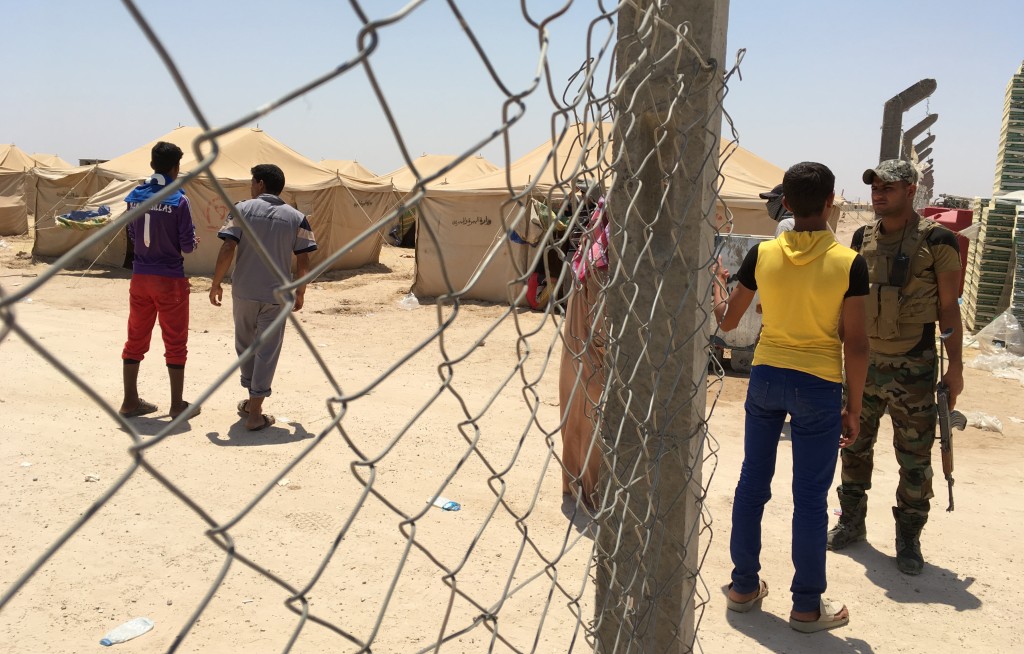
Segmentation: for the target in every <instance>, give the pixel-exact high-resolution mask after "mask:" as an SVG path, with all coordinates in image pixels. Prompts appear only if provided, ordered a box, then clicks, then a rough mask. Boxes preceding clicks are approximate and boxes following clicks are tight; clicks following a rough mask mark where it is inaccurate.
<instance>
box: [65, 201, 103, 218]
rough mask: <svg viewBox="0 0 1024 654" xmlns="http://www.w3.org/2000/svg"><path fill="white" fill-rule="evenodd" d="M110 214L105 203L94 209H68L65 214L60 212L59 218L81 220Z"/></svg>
mask: <svg viewBox="0 0 1024 654" xmlns="http://www.w3.org/2000/svg"><path fill="white" fill-rule="evenodd" d="M109 214H110V207H108V206H107V205H105V204H104V205H103V206H101V207H100V208H99V209H96V210H80V211H70V212H68V213H65V214H61V216H60V217H61V218H64V219H66V220H74V221H75V222H82V221H83V220H89V219H90V218H99V217H100V216H107V215H109Z"/></svg>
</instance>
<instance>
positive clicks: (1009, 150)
mask: <svg viewBox="0 0 1024 654" xmlns="http://www.w3.org/2000/svg"><path fill="white" fill-rule="evenodd" d="M998 152H999V153H998V155H997V156H996V174H995V184H994V187H993V188H994V190H995V192H996V194H1000V193H1007V192H1011V191H1020V190H1024V63H1022V64H1021V67H1020V68H1018V69H1017V74H1015V75H1014V76H1013V77H1011V78H1010V81H1009V83H1008V84H1007V85H1006V100H1005V102H1004V103H1003V126H1002V130H1001V131H1000V134H999V151H998Z"/></svg>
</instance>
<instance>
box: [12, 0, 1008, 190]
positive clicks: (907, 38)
mask: <svg viewBox="0 0 1024 654" xmlns="http://www.w3.org/2000/svg"><path fill="white" fill-rule="evenodd" d="M361 4H362V5H363V6H364V10H365V11H367V12H368V13H369V14H370V17H371V18H382V17H385V16H387V15H390V14H391V13H392V12H395V11H397V10H399V9H400V8H401V7H403V6H404V5H405V4H406V3H405V2H400V1H399V0H364V2H362V3H361ZM525 4H526V5H527V7H528V8H529V10H530V11H531V12H532V14H533V16H534V17H535V18H536V19H538V20H539V19H542V18H544V17H546V16H548V15H549V14H551V13H554V12H556V11H558V10H560V9H561V8H563V7H564V6H565V4H566V3H564V2H562V1H559V0H539V1H538V0H534V1H527V2H526V3H525ZM605 4H610V3H609V2H608V0H605ZM458 5H459V8H460V10H461V11H462V12H463V15H464V17H465V19H466V22H467V23H468V24H469V26H470V27H471V28H472V30H473V31H474V33H475V34H476V35H477V36H478V38H479V39H480V40H481V42H482V43H483V46H484V48H485V49H486V50H487V53H488V56H489V57H490V58H491V60H492V63H493V65H494V67H495V69H496V70H497V72H498V74H499V75H500V76H501V78H502V81H503V83H504V84H505V85H506V86H507V87H508V88H510V89H511V90H512V91H513V92H519V91H525V90H527V89H528V88H529V87H530V85H531V82H532V79H533V77H534V75H535V71H536V67H537V60H538V44H537V38H536V32H535V30H534V29H532V28H530V27H529V26H528V25H527V24H526V21H525V20H524V19H523V17H522V15H521V12H520V0H462V2H459V3H458ZM596 7H597V0H576V1H575V2H572V3H571V6H570V7H569V8H568V10H567V11H566V12H565V13H564V15H562V16H560V17H559V18H557V19H555V20H554V21H553V22H552V23H551V24H550V25H549V29H550V32H551V34H552V44H551V48H550V57H551V59H550V61H551V74H552V81H551V83H552V85H553V86H554V87H555V90H556V92H557V93H558V94H559V95H561V93H562V90H563V89H564V88H565V86H566V85H567V84H568V80H569V77H570V75H572V73H573V72H574V71H575V70H576V68H577V66H578V65H579V61H580V58H581V56H582V54H581V53H583V52H584V50H583V44H584V39H585V38H586V28H587V24H588V22H589V20H590V19H591V17H593V16H594V15H596V13H597V11H596ZM140 8H141V10H142V12H143V13H144V14H145V15H146V16H147V18H149V19H150V20H151V21H152V23H153V25H154V29H155V30H156V32H157V34H158V35H160V37H161V38H162V39H164V43H165V45H166V46H167V47H168V49H169V51H170V53H171V55H172V56H173V57H174V58H175V59H176V61H177V63H178V65H179V66H180V68H181V70H182V72H183V74H184V76H185V79H186V81H187V82H188V83H189V84H190V86H191V87H192V90H193V92H194V94H195V96H196V97H197V99H198V102H199V105H200V108H201V109H202V110H203V111H204V112H205V113H206V117H207V120H208V121H209V122H210V123H211V124H214V125H218V124H222V123H225V122H228V121H230V120H234V119H235V118H238V117H240V116H242V115H244V114H246V113H247V112H249V111H250V110H252V109H253V108H254V107H256V106H259V105H262V104H263V103H265V102H268V101H270V100H274V99H276V98H277V97H279V96H281V95H283V94H285V93H287V92H288V91H290V90H292V89H293V88H295V87H297V86H299V85H300V84H302V83H303V82H305V81H307V80H310V79H312V78H313V77H315V76H317V75H319V74H321V73H324V72H327V71H328V70H330V69H331V68H333V67H334V66H337V65H338V64H340V63H341V62H343V61H346V60H348V59H349V58H351V57H353V56H354V54H355V53H356V52H357V49H358V46H357V26H358V20H357V19H356V16H355V13H354V11H353V9H352V7H351V5H350V3H348V2H344V1H340V0H334V1H332V2H328V1H327V0H304V1H302V2H280V1H274V0H253V1H247V2H239V1H236V2H227V1H214V2H204V1H200V0H181V1H179V2H159V3H158V2H151V1H149V0H146V1H144V2H141V3H140ZM4 14H5V27H6V29H5V30H4V32H5V34H4V36H5V40H6V48H5V52H6V56H5V66H4V69H5V71H4V72H5V77H6V84H5V88H6V93H5V94H4V101H3V102H0V143H3V142H7V143H15V144H17V145H18V146H19V147H20V148H22V149H23V150H26V151H27V152H49V153H56V154H59V155H60V156H62V157H63V158H64V159H67V160H68V161H71V162H72V163H75V162H77V160H78V159H79V158H112V157H115V156H117V155H119V154H122V153H124V152H127V151H128V150H131V149H134V148H136V147H138V146H140V145H142V144H143V143H146V142H147V141H150V140H152V139H154V138H157V137H158V136H160V135H161V134H164V133H165V132H167V131H169V130H171V129H173V128H174V127H175V126H177V125H178V124H184V125H195V124H198V121H197V120H196V119H195V118H194V117H193V116H192V115H191V113H190V112H189V110H188V108H187V106H186V104H185V103H184V101H183V100H182V99H181V97H180V95H179V94H178V92H177V90H176V89H175V88H174V86H173V84H172V82H171V79H170V76H169V75H168V73H167V72H166V70H165V69H164V67H163V66H162V64H161V63H160V61H159V59H158V58H157V56H156V54H155V53H154V51H153V49H152V48H151V47H150V45H149V43H148V42H147V41H146V40H145V38H144V37H143V35H142V33H141V32H140V31H139V29H138V28H137V27H136V25H135V23H134V21H132V19H131V17H130V16H129V14H128V12H127V10H126V9H125V8H124V6H123V5H122V4H121V3H120V2H116V1H113V0H90V1H89V2H80V1H71V0H49V1H46V0H40V1H38V2H12V3H8V6H5V8H4ZM1021 18H1024V7H1022V5H1020V4H1019V2H1017V1H1015V0H980V1H978V2H973V3H967V2H953V1H951V0H914V1H911V0H889V1H884V0H861V1H860V2H839V1H834V0H833V1H828V0H780V1H778V2H767V1H765V0H732V2H731V3H730V11H729V32H728V46H727V50H728V55H727V61H728V62H730V63H731V62H732V61H733V60H734V59H735V55H736V52H737V50H738V49H740V48H745V49H746V55H745V58H744V60H743V63H742V66H741V72H742V80H740V79H738V78H733V80H732V82H731V83H730V89H729V94H728V96H727V99H726V105H725V106H726V110H727V111H728V112H729V114H730V115H731V117H732V120H733V122H734V123H735V126H736V129H737V131H738V132H739V140H740V144H741V145H742V146H743V147H745V148H747V149H749V150H751V151H753V152H755V153H757V154H758V155H760V156H762V157H764V158H765V159H767V160H769V161H771V162H772V163H774V164H776V165H778V166H780V167H782V168H785V167H787V166H789V165H790V164H792V163H795V162H797V161H802V160H816V161H821V162H823V163H825V164H827V165H829V166H830V167H831V168H832V169H833V170H834V171H835V172H836V176H837V190H840V191H842V192H843V193H844V194H845V196H846V197H847V198H848V199H853V200H856V199H858V198H860V199H866V197H867V194H866V193H865V192H864V191H865V187H864V185H863V184H861V183H860V173H861V172H862V171H863V170H864V169H865V168H866V167H869V166H871V165H873V164H874V163H876V162H877V158H878V151H879V137H880V128H881V120H882V106H883V104H884V102H885V101H886V100H887V99H889V98H890V97H892V96H893V95H895V94H897V93H899V92H900V91H902V90H903V89H905V88H907V87H908V86H910V85H912V84H914V83H916V82H917V81H918V80H921V79H924V78H934V79H935V80H936V81H937V82H938V90H937V91H936V92H935V93H934V94H933V96H932V97H931V98H930V99H929V101H928V105H927V108H928V109H930V110H931V111H932V112H934V113H938V114H939V120H938V122H937V123H936V124H935V125H934V126H933V127H932V130H931V131H932V133H933V134H935V136H936V140H935V144H934V146H933V147H934V152H933V154H932V155H931V156H932V157H933V158H934V160H935V180H936V188H935V192H936V194H938V193H951V194H956V195H968V196H973V195H982V196H988V195H990V194H991V191H992V180H993V175H994V169H995V161H996V153H997V146H998V139H999V128H1000V122H1001V116H1002V109H1003V99H1004V92H1005V87H1006V84H1007V82H1008V80H1009V79H1010V77H1011V76H1012V75H1013V74H1014V72H1016V70H1017V69H1018V67H1019V66H1020V64H1021V60H1022V59H1024V46H1020V45H1019V40H1018V39H1017V38H1016V36H1015V33H1014V32H1013V31H1012V29H1010V26H1011V25H1012V24H1016V23H1019V22H1020V19H1021ZM609 29H610V28H609V27H608V26H607V25H604V26H600V27H598V28H597V30H596V31H595V33H594V34H593V39H594V41H595V42H599V41H603V40H604V39H605V38H607V36H608V33H609ZM1015 44H1017V45H1015ZM371 63H372V65H373V67H374V72H375V74H376V75H377V77H378V79H379V81H380V83H381V86H382V88H383V92H384V94H385V99H386V101H387V104H388V106H389V107H390V108H391V110H392V111H393V113H394V116H395V119H396V120H397V122H398V124H399V128H400V130H401V134H402V137H403V139H404V140H405V143H406V145H407V147H408V150H409V153H410V155H411V156H412V157H416V156H419V155H420V154H423V153H425V152H426V153H431V154H455V153H457V152H460V151H463V150H465V149H467V148H471V147H474V144H476V143H478V142H480V141H483V140H484V139H486V138H487V136H488V135H490V134H491V132H492V131H493V130H494V129H495V127H497V126H498V125H500V121H501V116H502V102H503V100H504V98H505V94H504V93H503V92H501V91H500V90H498V88H497V86H496V84H495V83H494V82H493V81H491V79H490V76H489V75H488V74H487V73H486V70H485V68H484V66H483V65H482V63H481V61H480V58H479V57H478V56H477V54H476V52H475V51H473V49H472V48H471V46H470V44H469V42H468V40H467V39H466V38H465V36H464V35H463V34H462V32H461V31H460V30H459V29H458V25H457V22H456V20H455V19H454V18H453V16H452V15H451V12H450V11H449V10H448V8H447V4H446V3H445V2H442V1H441V0H428V1H427V2H425V3H424V4H423V5H422V6H420V7H417V8H416V9H415V10H414V11H413V12H412V13H411V15H410V16H409V17H407V18H405V19H403V20H402V21H399V22H398V23H396V24H395V25H392V26H388V27H385V28H383V31H382V32H381V41H380V44H379V47H378V50H377V51H376V52H375V53H374V55H373V57H372V58H371ZM525 103H526V114H525V116H524V117H523V118H522V120H521V121H520V123H519V124H517V125H516V126H515V127H514V129H513V133H512V136H511V142H510V152H509V155H510V157H511V159H513V160H514V159H516V158H518V157H520V156H522V155H523V154H525V153H526V152H528V151H529V150H531V149H533V148H534V147H536V146H537V145H539V144H540V143H542V142H544V141H545V140H547V138H548V137H549V134H550V113H551V104H550V101H549V100H548V99H547V94H546V90H545V88H544V87H543V86H542V87H541V88H540V89H538V90H537V92H535V93H533V94H532V95H530V96H528V97H527V98H526V100H525ZM925 115H926V105H925V103H921V104H920V105H918V106H916V107H914V108H913V109H912V110H911V111H909V112H907V113H906V114H905V116H904V127H909V126H911V125H913V124H915V123H917V122H918V121H919V120H921V119H922V118H924V117H925ZM259 126H260V127H261V128H262V129H264V130H266V131H267V132H268V133H269V134H270V135H271V136H273V137H274V138H276V139H278V140H280V141H282V142H284V143H285V144H287V145H289V146H290V147H292V148H293V149H295V150H297V151H298V152H300V153H302V154H303V155H305V156H307V157H309V158H311V159H313V160H319V159H324V158H327V159H356V160H358V161H359V162H360V163H362V164H363V165H364V166H366V167H367V168H369V169H370V170H372V171H373V172H375V173H380V174H384V173H387V172H389V171H391V170H394V169H396V168H399V167H401V166H402V165H404V161H403V159H402V157H401V154H400V151H399V148H398V147H397V145H396V142H395V138H394V137H393V135H392V132H391V130H390V128H389V126H388V124H387V122H386V120H385V118H384V114H383V112H382V110H381V107H380V104H379V103H378V101H377V99H376V98H375V97H374V95H373V93H372V90H371V87H370V85H369V83H368V82H367V77H366V75H365V73H363V72H362V71H361V70H358V69H357V70H355V71H352V72H350V73H347V74H345V75H344V76H342V77H341V78H339V79H336V80H334V81H332V82H331V83H329V84H328V85H327V86H326V87H322V88H320V89H317V90H315V91H313V92H311V93H309V94H307V95H305V96H303V97H301V98H299V99H298V100H296V101H295V102H293V103H292V104H290V105H288V106H287V107H285V108H283V109H281V110H278V111H277V112H276V113H274V114H272V115H271V116H269V117H266V118H262V119H260V121H259ZM479 151H480V152H481V154H483V156H485V157H486V158H487V159H489V160H491V161H492V162H494V163H495V164H497V165H499V166H501V165H504V163H505V162H504V159H505V155H504V148H503V146H502V144H501V142H500V141H497V142H494V143H491V144H489V145H486V146H484V147H483V148H481V149H480V150H479Z"/></svg>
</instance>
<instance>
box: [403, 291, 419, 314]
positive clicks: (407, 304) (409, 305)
mask: <svg viewBox="0 0 1024 654" xmlns="http://www.w3.org/2000/svg"><path fill="white" fill-rule="evenodd" d="M398 306H400V307H402V308H403V309H405V310H406V311H412V310H413V309H418V308H419V307H420V301H419V300H417V299H416V296H415V295H414V294H413V293H409V294H408V295H406V296H405V297H403V298H402V299H401V300H399V302H398Z"/></svg>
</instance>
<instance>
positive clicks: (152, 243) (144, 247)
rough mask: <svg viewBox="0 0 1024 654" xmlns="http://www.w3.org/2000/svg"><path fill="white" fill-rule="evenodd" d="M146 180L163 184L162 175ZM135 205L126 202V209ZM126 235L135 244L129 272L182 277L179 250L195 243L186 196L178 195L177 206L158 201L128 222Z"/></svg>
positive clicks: (191, 248) (181, 251) (182, 260)
mask: <svg viewBox="0 0 1024 654" xmlns="http://www.w3.org/2000/svg"><path fill="white" fill-rule="evenodd" d="M147 182H148V183H150V184H152V183H154V182H155V183H157V184H159V185H161V186H164V185H166V183H167V180H166V179H165V178H164V177H163V176H162V175H154V176H153V177H151V178H149V180H147ZM136 206H138V203H135V202H129V203H128V209H129V210H130V209H132V208H134V207H136ZM128 238H129V239H131V241H132V244H133V246H134V248H135V261H134V263H133V264H132V272H133V273H137V274H140V275H159V276H161V277H184V276H185V260H184V258H183V257H182V256H181V254H182V253H183V252H184V253H186V254H187V253H189V252H191V251H192V250H194V249H195V246H196V241H195V238H196V228H195V225H193V224H192V210H191V208H190V206H189V203H188V198H187V197H185V196H184V195H182V196H181V199H180V201H179V202H178V206H171V205H169V204H158V205H156V206H155V207H150V209H149V211H147V212H146V213H144V214H142V215H141V216H139V217H138V218H136V219H135V220H133V221H132V222H130V223H128Z"/></svg>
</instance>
